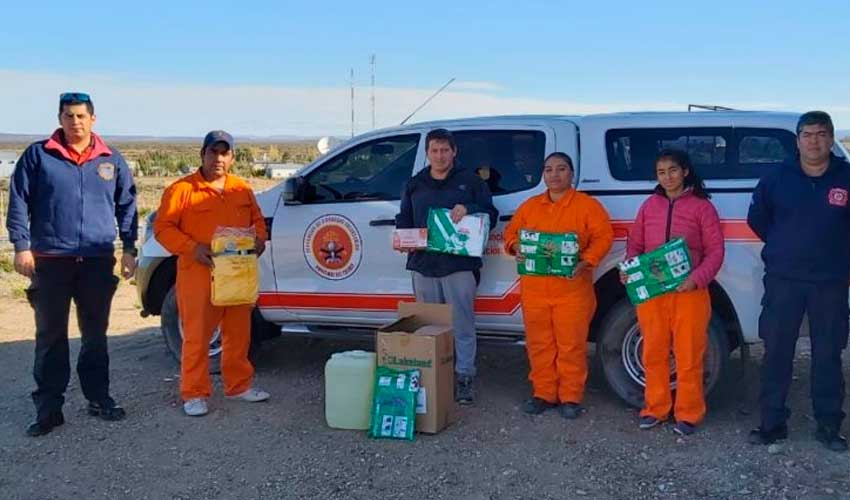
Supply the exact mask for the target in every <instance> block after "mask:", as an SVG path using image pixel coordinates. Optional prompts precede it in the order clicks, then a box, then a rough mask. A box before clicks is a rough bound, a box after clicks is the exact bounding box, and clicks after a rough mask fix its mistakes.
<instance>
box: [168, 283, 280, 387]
mask: <svg viewBox="0 0 850 500" xmlns="http://www.w3.org/2000/svg"><path fill="white" fill-rule="evenodd" d="M160 324H161V325H162V336H163V337H164V338H165V345H166V346H167V347H168V350H169V352H171V355H172V356H174V359H176V360H177V362H178V363H180V355H181V353H182V351H183V325H182V323H181V322H180V311H179V310H178V309H177V287H176V286H172V287H171V290H169V291H168V293H167V294H166V295H165V300H164V301H163V303H162V315H161V316H160ZM279 332H280V329H279V328H277V327H276V326H275V325H273V324H271V323H269V322H267V321H265V320H264V319H263V318H262V316H261V315H260V313H259V311H258V310H257V309H254V311H253V312H252V314H251V347H250V350H249V351H248V355H249V357H250V358H251V359H252V360H253V359H254V358H255V357H256V355H257V354H258V353H259V350H260V344H261V343H262V341H263V340H265V339H267V338H271V337H273V336H274V334H275V333H277V334H279ZM221 349H222V348H221V328H220V327H216V329H215V330H214V331H213V335H212V338H211V339H210V350H209V356H210V373H220V372H221Z"/></svg>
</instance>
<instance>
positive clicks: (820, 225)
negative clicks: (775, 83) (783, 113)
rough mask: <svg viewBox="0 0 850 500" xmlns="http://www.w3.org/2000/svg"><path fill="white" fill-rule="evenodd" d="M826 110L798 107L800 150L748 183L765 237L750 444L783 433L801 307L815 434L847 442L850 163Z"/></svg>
mask: <svg viewBox="0 0 850 500" xmlns="http://www.w3.org/2000/svg"><path fill="white" fill-rule="evenodd" d="M833 142H834V129H833V125H832V120H831V119H830V117H829V115H828V114H826V113H824V112H821V111H812V112H809V113H805V114H804V115H802V116H801V117H800V120H799V122H798V124H797V146H798V149H799V157H798V158H796V159H795V161H793V162H791V163H790V164H787V165H783V166H782V167H781V168H779V169H776V170H774V171H772V172H770V173H769V174H767V175H766V176H764V177H763V178H762V179H761V181H760V182H759V184H758V186H756V189H755V192H754V193H753V200H752V203H751V204H750V212H749V216H748V218H747V222H748V223H749V225H750V227H751V228H752V230H753V231H754V232H755V233H756V234H757V235H758V236H759V238H761V239H762V241H764V243H765V244H764V249H763V250H762V260H764V266H765V275H764V298H763V299H762V306H763V309H762V313H761V317H760V318H759V337H761V338H762V340H764V358H763V360H762V377H761V378H762V381H761V396H760V405H761V426H760V427H759V428H758V429H756V430H754V431H752V432H751V433H750V436H749V441H750V442H751V443H753V444H770V443H773V442H775V441H777V440H780V439H785V438H786V437H787V435H788V428H787V426H786V420H787V418H788V415H789V413H790V412H789V410H788V409H787V408H786V407H785V400H786V399H787V396H788V389H789V386H790V385H791V373H792V370H793V363H794V350H795V346H796V343H797V338H798V336H799V332H800V325H801V323H802V321H803V315H804V314H805V313H806V312H808V316H809V335H810V338H811V344H812V374H811V394H812V404H813V406H814V416H815V420H816V421H817V431H816V433H815V438H816V439H817V440H818V441H820V442H822V443H823V444H824V445H825V446H826V447H827V448H829V449H830V450H834V451H845V450H847V440H846V439H845V438H844V437H843V436H842V435H841V433H840V430H841V422H842V420H843V419H844V416H845V415H844V412H843V411H842V409H841V408H842V406H843V403H844V377H843V374H842V373H841V352H842V350H843V349H844V348H845V347H846V346H847V334H848V307H847V299H848V288H847V280H848V276H850V205H848V193H850V165H848V164H847V162H845V161H843V160H841V159H839V158H837V157H836V156H834V155H832V154H831V150H832V146H833Z"/></svg>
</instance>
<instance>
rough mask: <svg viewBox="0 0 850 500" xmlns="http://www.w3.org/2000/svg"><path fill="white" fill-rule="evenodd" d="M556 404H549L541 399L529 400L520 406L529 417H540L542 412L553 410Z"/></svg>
mask: <svg viewBox="0 0 850 500" xmlns="http://www.w3.org/2000/svg"><path fill="white" fill-rule="evenodd" d="M556 406H558V405H557V403H550V402H549V401H546V400H545V399H541V398H531V399H529V400H528V401H526V402H525V403H523V405H522V411H523V412H525V413H528V414H529V415H540V414H541V413H543V412H544V411H546V410H548V409H550V408H555V407H556Z"/></svg>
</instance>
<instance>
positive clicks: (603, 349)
mask: <svg viewBox="0 0 850 500" xmlns="http://www.w3.org/2000/svg"><path fill="white" fill-rule="evenodd" d="M641 345H642V341H641V339H640V330H639V329H638V326H637V313H636V312H635V308H634V306H632V304H631V303H630V302H629V301H628V299H622V300H621V301H620V302H618V303H616V304H615V305H614V306H613V307H611V309H610V310H609V311H608V314H607V315H606V316H605V318H604V320H603V321H602V324H601V325H600V331H599V335H598V336H597V341H596V364H597V369H598V370H599V371H601V372H602V373H603V374H604V376H605V380H606V381H607V382H608V386H609V387H610V388H611V390H612V391H613V392H614V394H616V395H617V396H619V397H620V398H621V399H622V400H623V401H625V402H626V404H628V405H629V406H633V407H635V408H641V407H643V390H644V386H645V382H644V380H645V379H644V378H643V377H644V373H643V362H642V361H641V358H640V353H641V352H642V350H641ZM728 373H729V338H728V337H727V335H726V332H725V330H724V329H723V323H722V321H721V319H720V317H719V316H718V314H717V313H716V312H714V313H713V314H712V317H711V321H710V322H709V325H708V348H707V349H706V353H705V368H704V380H703V383H704V387H705V394H706V398H708V397H710V395H711V393H712V391H714V390H715V389H717V388H718V387H720V386H722V385H724V384H723V383H722V381H723V380H725V379H726V378H727V377H728ZM674 383H675V382H674V381H671V384H674ZM674 389H675V386H674Z"/></svg>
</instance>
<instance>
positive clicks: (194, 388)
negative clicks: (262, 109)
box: [154, 172, 267, 401]
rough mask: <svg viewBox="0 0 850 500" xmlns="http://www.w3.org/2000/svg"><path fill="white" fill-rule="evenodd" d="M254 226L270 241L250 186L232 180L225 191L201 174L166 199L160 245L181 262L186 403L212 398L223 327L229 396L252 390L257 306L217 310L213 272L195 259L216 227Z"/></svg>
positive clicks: (158, 230) (177, 185)
mask: <svg viewBox="0 0 850 500" xmlns="http://www.w3.org/2000/svg"><path fill="white" fill-rule="evenodd" d="M219 226H222V227H243V228H245V227H252V226H253V227H254V228H255V230H256V234H257V237H258V238H262V239H265V238H266V237H267V233H266V227H265V222H264V220H263V218H262V214H261V213H260V209H259V207H258V206H257V202H256V199H255V198H254V194H253V192H252V191H251V187H250V186H249V185H248V184H247V183H246V182H245V181H243V180H242V179H240V178H239V177H236V176H234V175H230V174H228V175H227V179H226V181H225V186H224V190H223V191H219V190H217V189H215V188H214V187H212V186H211V185H210V184H209V183H207V182H206V181H205V180H204V178H203V177H202V176H201V174H200V173H199V172H196V173H194V174H191V175H189V176H187V177H184V178H182V179H180V180H178V181H177V182H175V183H174V184H172V185H171V186H170V187H169V188H168V189H167V190H166V192H165V194H163V197H162V202H161V204H160V207H159V211H158V212H157V217H156V220H155V221H154V232H155V234H156V238H157V240H158V241H159V242H160V243H161V244H162V245H163V246H164V247H165V248H166V249H168V250H169V251H170V252H172V253H174V254H176V255H177V256H178V259H177V307H178V309H179V311H180V321H181V324H182V327H183V351H182V356H181V367H180V373H181V379H180V396H181V397H182V398H183V400H184V401H186V400H189V399H193V398H208V397H209V396H210V394H211V392H212V383H211V380H210V374H209V347H210V340H211V338H212V334H213V331H214V330H215V328H216V326H219V325H220V326H221V339H222V353H221V375H222V378H223V379H224V393H225V394H226V395H228V396H233V395H236V394H240V393H242V392H245V391H246V390H248V389H250V388H251V385H252V382H253V377H254V367H253V366H252V365H251V362H250V361H249V360H248V349H249V346H250V342H251V310H252V308H253V305H240V306H227V307H217V306H213V305H212V303H211V302H210V268H209V267H207V266H205V265H203V264H201V263H200V262H198V261H197V260H195V256H194V251H195V247H196V246H197V245H198V244H205V245H209V244H210V242H211V241H212V236H213V233H214V232H215V229H216V227H219Z"/></svg>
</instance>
